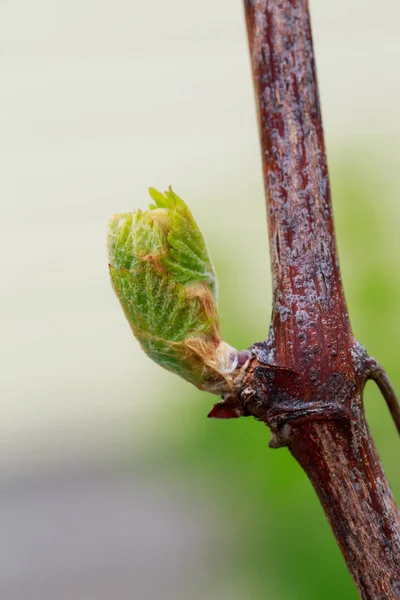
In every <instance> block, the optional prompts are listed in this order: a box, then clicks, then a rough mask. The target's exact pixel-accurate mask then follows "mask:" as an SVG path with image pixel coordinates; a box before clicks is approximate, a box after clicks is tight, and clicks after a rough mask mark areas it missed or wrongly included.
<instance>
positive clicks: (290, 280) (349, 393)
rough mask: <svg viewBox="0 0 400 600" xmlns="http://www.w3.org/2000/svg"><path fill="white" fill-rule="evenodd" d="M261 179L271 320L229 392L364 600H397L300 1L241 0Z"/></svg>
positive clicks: (393, 530) (399, 593) (394, 532)
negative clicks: (289, 460)
mask: <svg viewBox="0 0 400 600" xmlns="http://www.w3.org/2000/svg"><path fill="white" fill-rule="evenodd" d="M244 7H245V13H246V22H247V30H248V38H249V46H250V57H251V64H252V71H253V78H254V87H255V95H256V104H257V113H258V122H259V132H260V141H261V152H262V166H263V173H264V181H265V191H266V201H267V214H268V223H269V240H270V255H271V269H272V280H273V314H272V321H271V327H270V334H269V337H268V339H267V340H266V342H262V343H258V344H254V345H253V347H252V349H251V350H252V355H253V356H254V357H255V358H254V359H253V360H252V361H251V364H250V366H249V369H248V371H247V374H246V379H245V382H244V385H243V386H242V387H241V389H240V390H237V397H236V399H235V402H236V408H235V410H236V411H237V412H238V411H239V410H240V414H243V415H253V416H255V417H256V418H258V419H260V420H262V421H264V422H265V423H266V424H267V425H268V426H269V427H270V428H271V432H272V438H271V443H270V445H271V446H273V447H279V446H288V448H289V450H290V452H291V453H292V455H293V456H294V457H295V458H296V460H297V461H298V462H299V463H300V465H301V466H302V467H303V469H304V470H305V472H306V473H307V475H308V476H309V478H310V480H311V482H312V484H313V486H314V488H315V490H316V492H317V494H318V496H319V499H320V501H321V504H322V506H323V508H324V511H325V513H326V516H327V518H328V520H329V522H330V524H331V527H332V530H333V532H334V534H335V536H336V539H337V542H338V544H339V546H340V549H341V551H342V553H343V556H344V558H345V561H346V563H347V566H348V568H349V571H350V572H351V574H352V576H353V578H354V581H355V583H356V585H357V588H358V590H359V593H360V597H361V598H362V599H364V600H377V599H382V600H383V599H389V600H398V598H400V563H399V560H400V517H399V512H398V509H397V507H396V504H395V501H394V498H393V495H392V492H391V490H390V487H389V484H388V482H387V480H386V477H385V475H384V472H383V469H382V466H381V463H380V460H379V457H378V455H377V452H376V449H375V446H374V444H373V441H372V439H371V436H370V433H369V430H368V426H367V423H366V420H365V415H364V408H363V389H364V385H365V382H366V381H367V379H374V380H375V381H376V383H377V384H378V386H379V388H380V390H381V392H382V394H383V396H384V398H385V400H386V402H387V405H388V407H389V409H390V411H391V414H392V417H393V419H394V421H395V424H396V426H397V429H398V431H399V432H400V407H399V403H398V400H397V397H396V395H395V392H394V390H393V388H392V386H391V384H390V382H389V379H388V377H387V375H386V374H385V372H384V371H383V369H382V368H381V367H380V365H378V363H376V361H374V360H373V359H372V358H371V357H369V356H368V354H367V352H366V350H365V349H364V348H363V347H362V346H361V345H360V344H359V343H358V342H357V341H356V340H355V338H354V336H353V333H352V330H351V326H350V322H349V317H348V312H347V307H346V302H345V298H344V293H343V287H342V283H341V278H340V271H339V262H338V256H337V248H336V243H335V235H334V226H333V218H332V205H331V197H330V187H329V178H328V169H327V161H326V152H325V145H324V136H323V128H322V119H321V112H320V104H319V95H318V86H317V78H316V70H315V63H314V53H313V44H312V35H311V26H310V17H309V10H308V2H307V0H244Z"/></svg>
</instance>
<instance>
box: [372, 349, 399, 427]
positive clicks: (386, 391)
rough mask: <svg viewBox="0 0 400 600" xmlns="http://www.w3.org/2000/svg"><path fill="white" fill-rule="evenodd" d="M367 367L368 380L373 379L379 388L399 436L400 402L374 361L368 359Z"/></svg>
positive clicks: (382, 371) (388, 380) (387, 378)
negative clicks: (368, 367)
mask: <svg viewBox="0 0 400 600" xmlns="http://www.w3.org/2000/svg"><path fill="white" fill-rule="evenodd" d="M369 366H370V369H369V371H368V379H373V380H374V381H375V383H376V384H377V386H378V387H379V389H380V391H381V393H382V396H383V397H384V398H385V400H386V404H387V406H388V409H389V411H390V414H391V415H392V419H393V421H394V424H395V426H396V429H397V432H398V434H399V435H400V402H399V399H398V397H397V395H396V392H395V391H394V388H393V386H392V384H391V382H390V379H389V377H388V376H387V374H386V371H385V370H384V369H383V367H382V366H381V365H380V364H379V363H378V362H377V361H376V360H375V359H370V363H369Z"/></svg>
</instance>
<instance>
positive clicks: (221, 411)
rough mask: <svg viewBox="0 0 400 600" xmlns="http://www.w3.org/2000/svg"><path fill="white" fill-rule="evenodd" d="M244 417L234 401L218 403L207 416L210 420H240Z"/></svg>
mask: <svg viewBox="0 0 400 600" xmlns="http://www.w3.org/2000/svg"><path fill="white" fill-rule="evenodd" d="M242 416H243V412H242V411H241V410H240V409H239V407H238V406H237V405H236V403H235V402H234V401H232V399H228V400H221V401H220V402H217V403H216V404H214V406H213V407H212V409H211V410H210V412H209V413H208V415H207V417H208V418H209V419H238V418H239V417H242Z"/></svg>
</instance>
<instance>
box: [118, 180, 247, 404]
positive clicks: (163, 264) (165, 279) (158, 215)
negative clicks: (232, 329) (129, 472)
mask: <svg viewBox="0 0 400 600" xmlns="http://www.w3.org/2000/svg"><path fill="white" fill-rule="evenodd" d="M149 191H150V196H151V197H152V199H153V201H154V204H151V205H150V208H149V210H148V211H146V212H142V211H140V210H138V211H135V212H133V213H127V214H121V215H114V216H113V217H112V219H111V220H110V223H109V233H108V251H109V263H110V275H111V281H112V284H113V287H114V290H115V292H116V294H117V296H118V298H119V300H120V303H121V305H122V308H123V309H124V312H125V315H126V317H127V319H128V321H129V324H130V326H131V328H132V331H133V333H134V335H135V336H136V338H137V339H138V340H139V342H140V344H141V346H142V348H143V350H144V351H145V352H146V354H147V355H148V356H149V357H150V358H151V359H153V360H154V361H155V362H156V363H158V364H159V365H161V366H162V367H164V368H166V369H168V370H169V371H172V372H174V373H177V374H178V375H180V376H181V377H183V378H184V379H186V380H188V381H190V382H191V383H193V384H194V385H196V386H197V387H199V388H201V389H205V390H207V391H210V392H213V393H216V394H222V393H226V392H230V391H232V389H233V379H232V374H233V372H234V370H235V368H236V366H237V351H236V350H234V349H233V348H231V347H230V346H229V345H228V344H226V343H225V342H223V341H222V339H221V334H220V328H219V316H218V307H217V279H216V275H215V270H214V266H213V264H212V262H211V259H210V257H209V255H208V252H207V248H206V245H205V243H204V239H203V236H202V234H201V231H200V229H199V228H198V226H197V223H196V222H195V220H194V218H193V216H192V214H191V212H190V211H189V209H188V207H187V206H186V204H185V203H184V202H183V200H182V199H181V198H179V197H178V196H177V195H176V194H175V193H174V192H173V191H172V189H171V188H170V189H169V190H168V191H167V192H165V195H164V194H161V193H160V192H157V191H156V190H154V189H150V190H149Z"/></svg>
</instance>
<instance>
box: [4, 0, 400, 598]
mask: <svg viewBox="0 0 400 600" xmlns="http://www.w3.org/2000/svg"><path fill="white" fill-rule="evenodd" d="M311 10H312V20H313V27H314V40H315V50H316V55H317V66H318V73H319V82H320V90H321V99H322V110H323V116H324V124H325V133H326V141H327V146H328V153H329V163H330V173H331V179H332V188H333V199H334V211H335V218H336V227H337V237H338V244H339V251H340V259H341V266H342V271H343V279H344V283H345V290H346V295H347V299H348V302H349V308H350V314H351V317H352V323H353V327H354V330H355V333H356V335H357V337H358V339H359V340H360V341H361V342H362V343H363V344H364V345H366V346H367V348H368V350H369V351H370V352H371V353H372V354H373V355H375V356H376V357H377V358H378V359H379V360H380V361H382V363H383V364H384V365H385V366H386V367H387V369H388V372H389V374H390V376H391V378H392V379H393V382H394V383H395V385H396V387H397V389H400V369H399V366H398V356H399V353H400V310H399V302H398V298H399V296H400V275H399V270H400V252H399V250H400V247H399V245H400V241H399V238H400V236H399V235H398V230H399V226H400V202H399V190H400V170H399V168H398V157H399V147H400V112H399V110H398V107H399V105H400V75H399V61H400V37H399V35H398V31H399V24H400V5H399V3H398V2H395V1H394V0H382V1H381V2H380V3H376V2H374V1H372V0H350V1H349V0H336V2H328V1H327V0H319V1H318V2H317V1H316V0H314V1H312V2H311ZM0 44H1V49H0V52H1V58H0V69H1V81H2V83H1V93H0V153H1V157H0V164H1V171H0V192H1V194H0V198H1V200H0V202H1V214H2V218H1V220H0V229H1V232H0V244H1V246H2V252H1V255H2V259H3V261H2V277H1V283H0V285H1V301H2V311H1V321H2V322H1V332H2V333H1V354H2V360H1V365H2V367H1V372H0V390H1V394H0V398H1V401H0V440H1V442H0V449H1V451H0V471H1V472H0V523H1V531H2V535H1V540H0V596H1V597H2V598H4V599H5V600H11V599H12V600H28V598H29V600H39V599H40V600H47V599H49V600H50V599H54V598H57V600H64V599H66V600H67V599H68V600H70V599H71V598H74V600H103V599H104V600H108V599H111V598H112V599H118V600H125V598H126V599H129V600H132V599H134V600H142V599H145V600H156V599H158V598H163V599H164V600H181V599H182V600H183V599H187V598H191V599H193V600H197V599H200V598H208V599H212V600H213V599H215V600H237V599H244V598H246V599H247V598H251V599H254V600H262V599H266V598H268V599H272V600H277V599H279V600H299V599H302V598H307V600H313V599H315V600H317V599H318V600H320V599H321V598H324V599H325V600H328V599H331V598H332V599H337V598H346V599H356V597H357V595H356V592H355V590H354V589H353V585H352V582H351V580H350V577H349V575H348V574H347V572H346V569H345V566H344V563H343V560H342V558H341V555H340V553H339V551H338V549H337V548H336V544H335V542H334V539H333V536H332V534H331V532H330V530H329V527H328V525H327V523H326V521H325V518H324V516H323V514H322V510H321V508H320V506H319V503H318V501H317V500H316V498H315V496H314V492H313V490H312V489H311V486H310V484H309V483H308V481H307V480H306V477H305V475H304V474H303V473H302V472H301V470H300V468H299V467H298V466H297V465H296V464H295V463H294V461H293V460H292V459H291V458H290V456H289V454H288V452H287V451H286V450H284V449H283V450H280V451H279V452H277V451H272V450H270V449H268V448H267V443H268V437H269V433H268V431H267V430H266V429H265V428H263V427H262V426H261V425H260V424H257V423H255V422H248V421H247V420H239V421H238V422H237V423H236V422H233V423H232V422H209V421H207V419H206V418H205V417H206V414H207V412H208V410H209V408H210V406H211V404H212V402H213V399H212V398H211V397H210V396H207V395H205V394H202V393H200V392H197V391H196V390H193V389H191V388H190V387H189V386H188V385H187V384H185V383H184V382H181V381H178V379H177V378H175V377H174V376H173V375H170V374H169V373H167V372H164V371H162V370H161V369H159V368H158V367H156V366H155V365H153V364H152V363H151V362H150V361H149V360H148V359H147V357H146V356H145V355H144V354H143V353H142V352H141V351H140V349H139V347H138V345H137V343H136V342H135V340H134V339H133V337H132V335H131V333H130V329H129V327H128V325H127V323H126V322H125V320H124V317H123V314H122V311H121V309H120V307H119V306H118V304H117V301H116V299H115V297H114V295H113V293H112V290H111V287H110V285H109V281H108V272H107V258H106V249H105V236H106V225H107V220H108V218H109V217H110V216H111V215H112V214H113V213H114V212H123V211H128V210H131V209H133V208H137V207H141V208H144V207H146V205H147V202H148V198H147V188H148V186H150V185H152V186H155V187H158V188H161V189H165V188H166V187H167V186H168V185H170V184H172V185H173V186H174V188H175V189H176V191H177V192H178V193H179V194H180V195H181V196H182V197H183V198H184V199H185V200H186V201H187V202H188V203H189V205H190V207H191V209H192V210H193V213H194V214H195V216H196V217H197V219H198V221H199V223H200V224H201V226H202V229H203V231H204V232H205V234H206V238H207V241H208V245H209V247H210V250H211V253H212V255H213V257H214V259H215V263H216V267H217V270H218V273H219V278H220V309H221V313H222V325H223V331H224V335H225V338H226V339H227V341H229V342H230V343H231V344H232V345H234V346H237V347H239V348H244V347H247V346H248V345H249V344H251V343H252V342H254V341H256V340H261V339H264V338H265V336H266V333H267V330H268V324H269V316H270V312H271V289H270V281H269V259H268V241H267V235H266V218H265V207H264V200H263V186H262V180H261V168H260V159H259V148H258V138H257V130H256V121H255V108H254V99H253V90H252V82H251V77H250V66H249V60H248V54H247V40H246V37H245V29H244V19H243V13H242V3H241V1H240V0H237V1H236V2H232V0H218V1H215V0H203V2H188V1H187V0H186V1H184V0H170V2H164V1H162V0H154V1H152V2H148V3H146V2H139V1H138V0H136V1H128V0H113V2H111V0H36V1H35V2H32V1H31V0H1V2H0ZM366 396H367V399H366V404H367V413H368V417H369V422H370V425H371V428H372V430H373V433H374V436H375V439H376V442H377V445H378V448H379V451H380V454H381V456H382V459H383V462H384V465H385V469H386V471H387V474H388V476H389V479H390V481H391V484H392V486H393V489H394V491H395V494H396V495H397V498H399V497H400V478H399V473H398V440H397V437H396V434H395V430H394V427H393V426H392V424H391V422H390V419H389V416H388V414H387V411H386V408H385V405H384V402H383V400H382V399H380V397H379V395H378V393H377V391H376V390H375V389H374V388H373V386H372V385H371V388H370V387H368V389H367V392H366Z"/></svg>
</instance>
